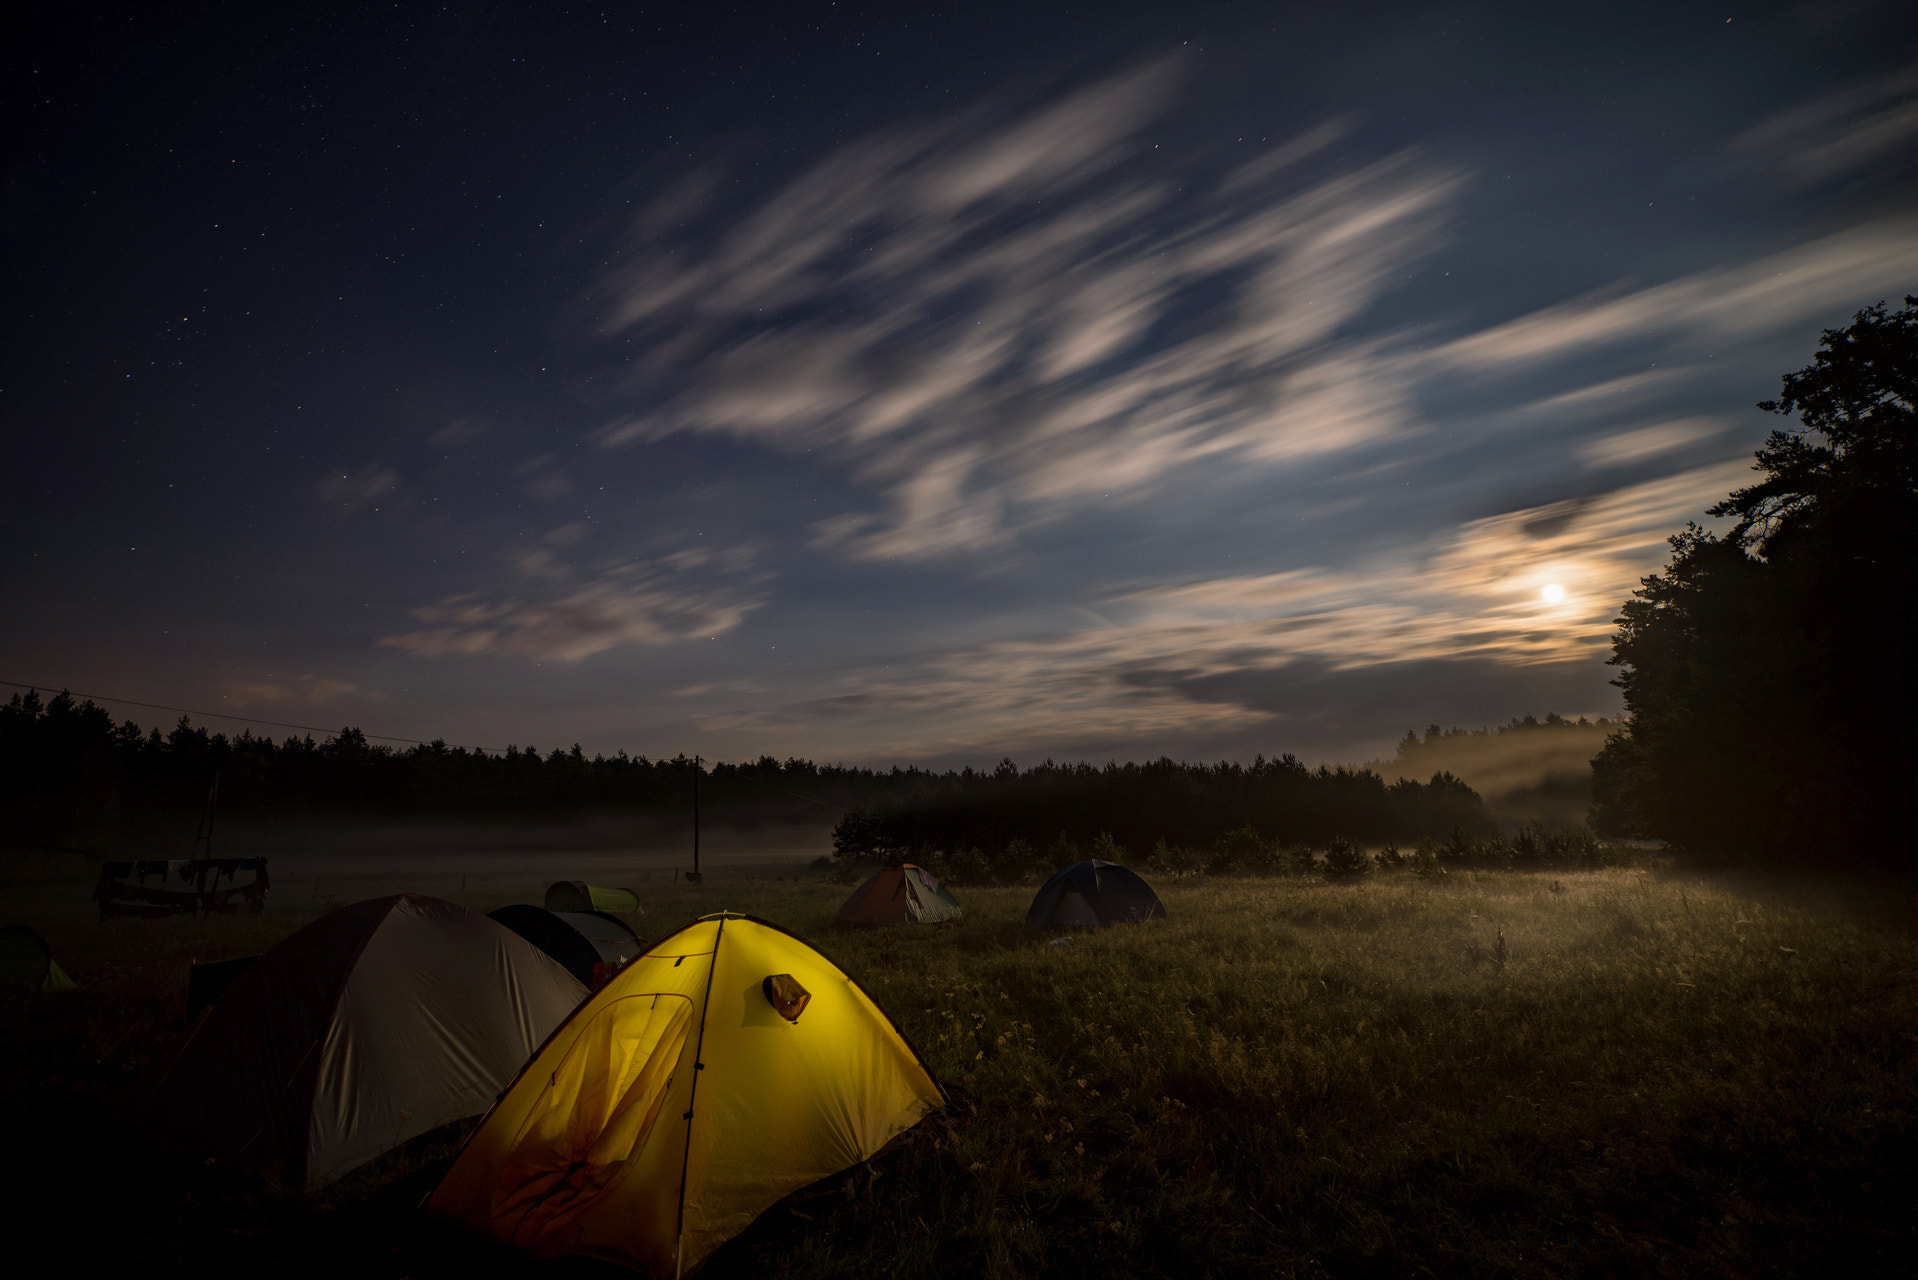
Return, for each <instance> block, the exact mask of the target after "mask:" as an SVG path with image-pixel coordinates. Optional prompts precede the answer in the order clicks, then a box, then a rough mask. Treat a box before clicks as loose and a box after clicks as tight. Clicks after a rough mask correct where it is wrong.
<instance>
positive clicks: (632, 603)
mask: <svg viewBox="0 0 1918 1280" xmlns="http://www.w3.org/2000/svg"><path fill="white" fill-rule="evenodd" d="M758 604H759V602H758V601H757V600H753V599H749V598H745V597H742V596H741V595H739V593H737V592H736V591H730V590H726V589H722V588H700V587H687V586H681V585H678V584H674V583H669V582H665V581H662V580H660V579H658V578H652V577H647V576H643V575H628V574H623V573H610V574H607V575H605V576H603V577H601V578H599V579H598V580H596V581H593V582H589V583H587V584H585V585H584V586H581V587H579V588H577V589H576V590H573V591H569V592H565V593H562V594H558V595H554V596H551V597H549V598H546V599H541V600H522V599H506V600H502V601H498V602H492V603H489V602H487V601H484V600H482V599H479V598H478V597H474V596H452V597H448V598H447V599H445V600H442V601H440V602H439V603H438V604H432V605H427V606H425V607H423V608H419V609H415V610H413V616H414V618H415V619H417V620H418V621H420V622H422V623H424V624H426V625H425V626H424V627H422V628H421V629H419V630H417V631H407V632H403V633H401V634H398V635H391V636H384V637H382V638H381V639H380V641H379V643H380V644H382V645H385V646H387V647H389V648H393V649H400V650H403V651H404V652H406V653H410V654H413V655H414V656H416V657H422V658H442V657H447V656H450V655H456V654H464V655H476V654H497V655H504V656H509V657H519V658H533V659H537V660H541V661H553V662H578V661H579V660H580V659H582V658H589V657H591V656H592V655H594V654H596V653H603V652H605V651H606V650H608V649H611V648H614V647H616V646H619V645H642V646H657V645H666V644H672V643H674V642H676V641H680V640H691V639H704V638H706V637H708V636H716V635H720V634H722V633H724V632H727V631H730V630H732V629H733V628H734V627H736V626H738V625H739V623H740V621H741V620H742V619H744V618H745V616H746V614H747V613H749V612H751V611H752V610H753V609H754V608H757V607H758Z"/></svg>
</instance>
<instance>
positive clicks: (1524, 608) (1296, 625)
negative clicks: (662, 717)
mask: <svg viewBox="0 0 1918 1280" xmlns="http://www.w3.org/2000/svg"><path fill="white" fill-rule="evenodd" d="M1746 478H1748V471H1747V469H1746V464H1745V463H1744V462H1743V461H1737V462H1728V463H1723V464H1715V465H1712V466H1707V467H1700V468H1695V469H1693V470H1690V471H1687V472H1684V473H1681V474H1679V475H1675V476H1668V477H1662V478H1659V479H1655V480H1650V481H1646V482H1644V483H1640V484H1633V485H1629V486H1625V487H1622V488H1619V489H1615V490H1612V491H1609V492H1603V493H1598V494H1594V495H1591V496H1589V497H1586V498H1581V499H1576V500H1569V501H1564V502H1557V503H1550V504H1545V505H1542V506H1533V507H1526V508H1521V509H1516V510H1512V511H1507V512H1503V513H1501V514H1498V515H1494V516H1490V517H1487V518H1484V519H1479V520H1473V521H1469V522H1467V523H1464V524H1461V525H1459V526H1457V527H1455V528H1454V529H1452V530H1451V531H1450V532H1449V533H1448V534H1446V535H1444V536H1441V537H1438V538H1435V539H1434V540H1433V541H1432V543H1431V545H1430V547H1429V549H1428V550H1426V551H1425V552H1424V553H1423V554H1422V555H1419V556H1416V557H1410V558H1404V559H1399V560H1394V561H1385V562H1380V563H1374V564H1358V565H1351V566H1343V567H1336V568H1335V567H1313V568H1302V569H1296V570H1290V571H1286V572H1281V573H1269V574H1251V575H1242V576H1230V577H1212V578H1203V579H1198V580H1194V581H1186V582H1176V583H1167V584H1164V585H1161V586H1155V587H1149V588H1144V589H1135V590H1131V591H1127V592H1123V593H1121V594H1118V595H1115V596H1113V597H1111V598H1110V599H1108V600H1106V601H1105V602H1104V604H1103V605H1102V613H1103V614H1104V615H1105V616H1109V617H1111V618H1113V619H1114V622H1113V624H1112V625H1109V626H1095V627H1090V628H1083V629H1079V630H1074V631H1070V632H1066V633H1063V634H1059V635H1054V636H1049V637H1044V638H1039V639H1022V640H1003V641H996V642H992V643H988V644H983V645H976V646H971V647H967V648H963V649H958V650H953V651H950V652H945V653H938V654H932V655H927V656H925V657H923V658H921V659H919V660H918V661H916V662H906V661H895V663H894V664H893V666H892V668H891V670H890V671H889V673H888V675H887V677H886V678H885V679H881V680H874V679H872V678H871V677H870V675H869V674H861V675H859V676H856V677H847V678H846V679H845V680H844V681H843V683H842V684H841V685H840V686H839V687H837V688H828V689H826V690H823V691H822V693H821V696H817V697H813V698H808V699H806V700H804V701H801V702H797V703H787V704H783V705H779V704H773V705H768V704H766V703H765V702H763V701H762V702H760V703H759V705H756V706H754V707H753V708H750V709H746V710H740V711H734V712H727V713H720V714H716V715H713V716H710V717H708V718H706V719H705V720H703V721H702V727H704V728H707V729H710V730H714V731H720V730H733V731H747V732H754V733H767V732H772V731H775V730H778V729H781V728H784V727H788V726H794V725H804V726H814V727H817V726H829V725H831V724H832V723H834V722H856V723H857V724H858V725H859V732H860V734H861V735H862V739H863V740H864V741H867V742H882V743H884V748H883V749H884V750H885V751H890V752H894V753H897V754H902V755H907V756H914V757H920V758H924V757H927V756H934V755H938V754H940V753H942V752H955V751H964V750H967V749H972V748H979V747H982V746H989V745H990V744H993V743H999V744H1005V743H1022V744H1030V743H1034V742H1050V743H1077V744H1093V743H1114V744H1119V743H1131V744H1139V743H1146V744H1151V743H1166V742H1172V741H1179V740H1186V741H1194V742H1197V741H1210V742H1217V741H1221V740H1224V739H1227V738H1236V739H1238V740H1243V741H1248V742H1249V741H1252V740H1254V738H1255V737H1257V736H1258V735H1260V734H1264V735H1267V736H1268V739H1269V735H1270V734H1272V733H1275V732H1279V731H1284V732H1285V733H1291V732H1292V731H1293V730H1295V729H1300V730H1304V729H1309V730H1310V731H1311V733H1313V734H1317V735H1319V736H1320V738H1321V739H1322V740H1327V741H1330V740H1332V739H1334V738H1338V737H1339V734H1338V733H1337V732H1336V730H1337V724H1336V723H1335V721H1336V720H1337V717H1338V716H1340V715H1342V714H1344V713H1345V712H1344V711H1342V710H1341V708H1351V709H1354V710H1353V714H1357V709H1362V708H1363V707H1371V708H1372V710H1374V711H1377V712H1378V713H1379V715H1381V716H1384V715H1386V714H1387V713H1388V712H1389V713H1390V718H1391V720H1392V721H1394V722H1397V721H1399V720H1402V719H1404V718H1405V717H1407V716H1411V717H1413V718H1414V719H1417V718H1418V717H1420V716H1428V715H1429V716H1431V717H1433V718H1438V719H1457V718H1465V719H1482V718H1483V716H1484V714H1486V713H1485V712H1482V711H1480V712H1474V711H1471V710H1469V708H1470V707H1471V706H1474V705H1476V706H1488V705H1491V703H1488V702H1486V701H1485V700H1484V698H1483V697H1482V695H1484V694H1485V693H1486V691H1487V690H1492V689H1496V688H1499V687H1501V682H1502V687H1503V688H1504V689H1506V690H1507V691H1508V694H1509V696H1508V698H1507V701H1508V702H1510V701H1513V700H1514V699H1516V700H1517V701H1516V702H1513V705H1512V706H1511V708H1510V709H1509V711H1501V712H1500V714H1513V715H1516V714H1520V713H1521V712H1525V711H1536V710H1538V709H1539V708H1538V707H1537V706H1536V705H1533V706H1524V705H1518V703H1519V702H1522V701H1523V699H1524V698H1525V697H1531V696H1533V695H1534V694H1538V695H1540V696H1543V695H1545V694H1548V693H1549V694H1551V695H1552V696H1551V701H1552V702H1554V703H1555V704H1556V705H1557V706H1558V707H1559V709H1561V710H1564V711H1567V712H1570V713H1571V714H1579V713H1599V712H1604V711H1607V710H1608V709H1609V708H1610V707H1611V705H1612V702H1613V698H1612V695H1610V694H1609V692H1608V691H1607V686H1606V683H1605V674H1606V673H1605V668H1604V667H1603V665H1602V664H1601V663H1600V662H1598V661H1597V659H1599V658H1600V657H1601V656H1603V654H1604V653H1605V652H1606V650H1607V648H1608V645H1609V642H1610V636H1611V633H1612V629H1613V625H1614V624H1613V619H1614V617H1615V616H1616V614H1617V610H1618V605H1619V603H1620V601H1622V600H1624V599H1625V598H1626V597H1627V596H1628V595H1629V594H1630V592H1631V591H1632V590H1633V589H1634V588H1635V587H1636V586H1637V585H1638V580H1639V578H1640V577H1642V576H1643V575H1644V574H1646V573H1648V572H1651V571H1653V570H1655V569H1656V568H1657V567H1658V566H1659V564H1661V563H1662V561H1663V559H1664V556H1665V553H1666V550H1667V548H1666V541H1665V540H1666V537H1667V536H1668V535H1669V533H1670V532H1671V530H1672V529H1673V528H1675V527H1677V526H1679V525H1681V524H1682V523H1683V522H1684V520H1686V519H1687V518H1695V517H1697V516H1698V515H1699V514H1700V513H1701V512H1702V510H1703V508H1704V507H1705V506H1707V505H1709V504H1710V503H1711V502H1713V501H1715V500H1716V499H1717V498H1718V497H1719V496H1721V495H1722V494H1723V493H1724V492H1725V491H1726V490H1727V489H1728V488H1729V487H1731V486H1733V485H1735V484H1737V483H1741V482H1742V481H1743V480H1745V479H1746ZM1548 584H1552V585H1558V586H1560V587H1561V588H1563V591H1564V597H1563V599H1562V600H1561V601H1559V602H1557V603H1552V602H1548V601H1546V600H1545V599H1544V597H1543V594H1542V592H1543V588H1544V587H1545V586H1546V585H1548ZM1444 673H1451V674H1450V675H1445V674H1444ZM1453 678H1456V679H1458V680H1461V681H1464V682H1465V683H1464V684H1462V685H1461V686H1460V687H1459V689H1458V690H1455V691H1448V690H1446V689H1444V688H1421V687H1420V686H1419V684H1418V682H1419V681H1420V680H1425V679H1453ZM1368 689H1369V690H1371V692H1370V693H1365V692H1364V691H1365V690H1368ZM1580 690H1582V691H1583V692H1582V693H1579V694H1578V696H1577V697H1573V696H1572V695H1573V694H1574V693H1576V692H1577V691H1580ZM1453 693H1456V695H1457V696H1453ZM1468 693H1469V696H1468ZM1474 698H1477V699H1478V701H1477V702H1476V703H1475V702H1474V701H1473V699H1474ZM1367 699H1370V700H1371V701H1369V702H1368V701H1367ZM1354 700H1356V701H1354ZM1494 701H1496V699H1494ZM1374 704H1376V705H1374ZM1501 705H1502V704H1501ZM1441 713H1442V714H1441ZM1368 714H1369V712H1368ZM1420 722H1421V723H1423V721H1420ZM1404 727H1405V726H1404V725H1403V724H1400V725H1399V726H1398V728H1397V729H1396V730H1394V732H1395V733H1396V732H1403V730H1404ZM1247 735H1252V736H1247ZM1352 737H1353V735H1352V734H1346V735H1344V741H1347V742H1350V741H1351V740H1352Z"/></svg>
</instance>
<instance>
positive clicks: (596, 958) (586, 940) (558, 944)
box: [487, 903, 643, 987]
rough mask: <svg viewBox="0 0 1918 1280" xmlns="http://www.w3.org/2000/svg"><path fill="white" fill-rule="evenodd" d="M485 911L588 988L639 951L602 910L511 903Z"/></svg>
mask: <svg viewBox="0 0 1918 1280" xmlns="http://www.w3.org/2000/svg"><path fill="white" fill-rule="evenodd" d="M487 914H488V915H489V916H491V917H492V918H493V919H495V920H497V921H499V922H500V923H501V924H503V925H505V926H506V927H507V928H508V929H511V930H512V931H513V932H514V933H517V934H518V935H519V936H520V937H522V938H524V939H526V940H527V941H528V942H530V943H532V944H533V945H534V946H536V947H538V948H539V949H540V950H541V951H544V952H545V953H546V954H547V955H549V956H551V957H553V959H555V960H557V961H559V962H560V963H561V964H563V965H565V966H566V971H567V972H568V973H570V974H572V975H573V976H574V977H575V978H578V979H579V980H580V981H581V982H583V983H585V984H586V985H587V986H588V987H597V986H598V985H599V984H600V983H602V982H604V981H605V980H606V979H607V978H609V977H611V976H612V975H613V974H614V973H616V972H618V970H619V967H620V966H621V965H623V964H625V963H626V962H627V961H629V960H631V959H633V957H635V956H637V955H638V954H639V953H640V951H641V950H643V948H642V947H641V946H640V945H639V936H638V935H637V934H635V933H634V932H633V931H632V930H631V929H629V928H627V926H626V923H625V921H623V920H620V919H618V918H617V917H615V916H609V915H607V914H606V913H605V912H603V911H548V910H547V909H546V908H545V907H532V906H527V905H526V904H525V903H515V904H514V905H513V906H510V907H501V908H500V909H499V910H497V911H489V912H487Z"/></svg>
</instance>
